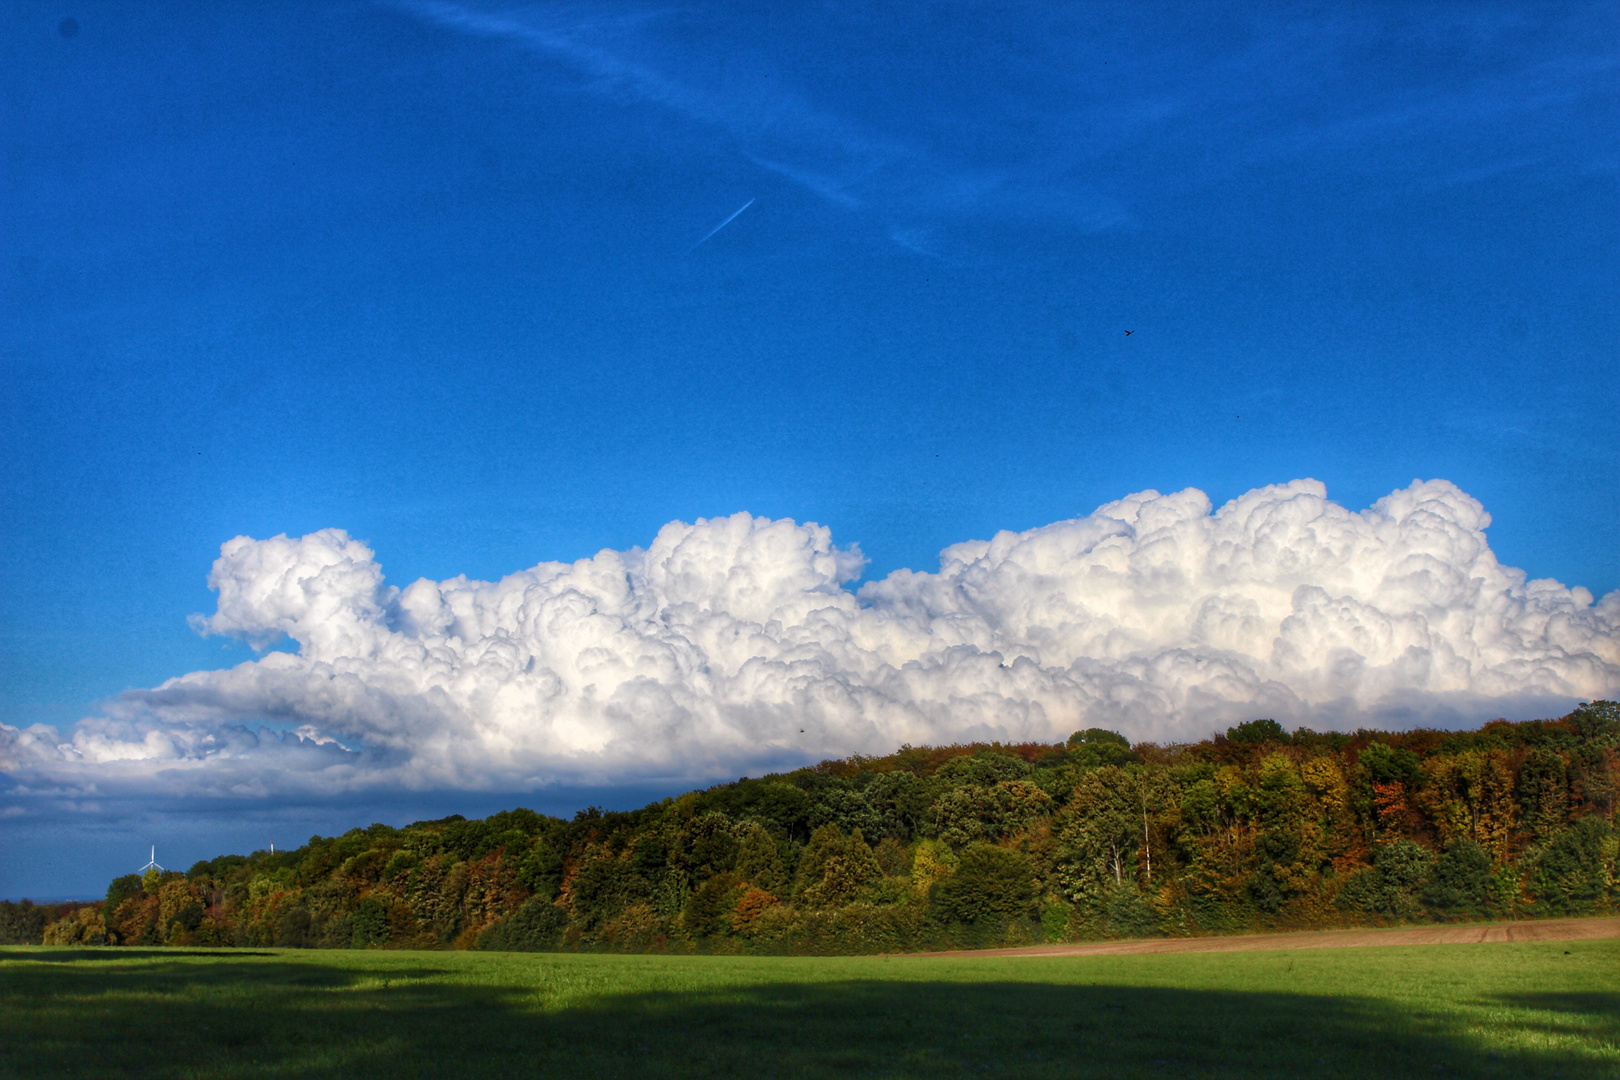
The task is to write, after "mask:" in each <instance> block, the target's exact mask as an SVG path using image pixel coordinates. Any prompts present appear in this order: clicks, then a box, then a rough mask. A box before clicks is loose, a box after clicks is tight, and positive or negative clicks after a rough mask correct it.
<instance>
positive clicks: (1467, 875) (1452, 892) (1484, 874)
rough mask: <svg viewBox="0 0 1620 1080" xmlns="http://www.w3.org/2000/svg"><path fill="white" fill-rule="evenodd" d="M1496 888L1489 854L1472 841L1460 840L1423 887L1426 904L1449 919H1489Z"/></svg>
mask: <svg viewBox="0 0 1620 1080" xmlns="http://www.w3.org/2000/svg"><path fill="white" fill-rule="evenodd" d="M1494 884H1495V878H1493V877H1492V876H1491V856H1490V853H1489V852H1487V851H1486V850H1485V849H1484V848H1482V847H1480V846H1479V845H1478V844H1476V843H1474V841H1472V840H1458V841H1455V842H1454V843H1452V844H1451V845H1450V846H1449V847H1447V848H1446V850H1445V853H1444V854H1443V855H1441V856H1440V858H1439V859H1437V860H1436V861H1435V864H1434V872H1433V874H1432V875H1431V876H1430V877H1429V880H1428V882H1427V884H1425V885H1424V887H1423V892H1422V897H1423V903H1424V905H1425V906H1427V907H1428V908H1430V909H1431V910H1433V911H1437V912H1441V913H1444V914H1446V915H1486V914H1489V913H1490V911H1491V909H1492V906H1493V905H1492V895H1491V894H1492V891H1493V885H1494Z"/></svg>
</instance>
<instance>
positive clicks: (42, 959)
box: [0, 948, 276, 966]
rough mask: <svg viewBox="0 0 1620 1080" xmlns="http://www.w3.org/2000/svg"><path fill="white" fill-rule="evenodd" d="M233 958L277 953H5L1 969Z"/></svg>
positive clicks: (134, 950)
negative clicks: (15, 965)
mask: <svg viewBox="0 0 1620 1080" xmlns="http://www.w3.org/2000/svg"><path fill="white" fill-rule="evenodd" d="M222 954H223V955H226V956H230V957H232V958H233V959H234V958H236V957H239V956H275V955H276V954H275V953H273V952H254V951H252V950H250V949H231V950H230V951H229V952H228V953H226V952H224V951H223V950H220V949H173V948H162V949H137V948H119V949H56V948H49V949H37V950H34V949H5V950H0V966H3V965H5V964H7V963H15V962H23V963H30V964H85V963H94V962H95V961H98V960H99V961H102V962H104V963H109V964H111V963H122V962H124V961H128V960H159V959H161V960H172V959H173V958H175V957H177V956H220V955H222Z"/></svg>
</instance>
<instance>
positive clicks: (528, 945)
mask: <svg viewBox="0 0 1620 1080" xmlns="http://www.w3.org/2000/svg"><path fill="white" fill-rule="evenodd" d="M567 926H568V913H567V912H566V911H564V910H563V909H562V908H560V907H558V906H557V905H556V904H554V903H552V902H551V901H550V900H549V899H547V898H544V897H540V896H532V897H530V898H529V899H528V900H526V901H525V902H524V904H523V906H522V907H520V908H518V909H517V910H516V911H514V912H512V914H510V915H508V916H507V917H506V918H504V919H502V920H500V921H499V922H497V923H494V924H492V925H491V926H489V927H487V928H486V929H485V930H484V931H483V932H482V933H480V934H479V935H478V947H479V948H480V949H495V950H498V951H501V952H545V951H547V950H549V949H554V948H556V947H557V943H558V942H559V941H561V940H562V934H563V930H564V929H565V928H567Z"/></svg>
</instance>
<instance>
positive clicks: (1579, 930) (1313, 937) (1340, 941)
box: [916, 919, 1620, 957]
mask: <svg viewBox="0 0 1620 1080" xmlns="http://www.w3.org/2000/svg"><path fill="white" fill-rule="evenodd" d="M1616 937H1620V919H1550V920H1547V921H1545V922H1542V921H1537V922H1513V923H1486V924H1482V925H1473V926H1408V927H1399V928H1397V929H1393V930H1319V931H1312V932H1307V933H1300V934H1248V935H1234V936H1232V937H1198V938H1156V939H1152V940H1147V941H1096V942H1088V943H1087V944H1084V945H1031V946H1028V947H1027V948H1022V949H983V950H974V951H971V952H950V953H920V954H916V955H922V956H962V957H966V956H1105V955H1115V954H1119V953H1183V952H1250V951H1254V950H1260V949H1355V948H1362V947H1365V946H1368V945H1473V944H1477V943H1479V942H1482V941H1591V940H1594V939H1597V938H1616Z"/></svg>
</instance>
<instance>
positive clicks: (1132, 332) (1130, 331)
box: [1125, 330, 1136, 337]
mask: <svg viewBox="0 0 1620 1080" xmlns="http://www.w3.org/2000/svg"><path fill="white" fill-rule="evenodd" d="M1134 333H1136V331H1135V330H1127V331H1125V336H1126V337H1130V336H1131V335H1132V334H1134Z"/></svg>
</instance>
